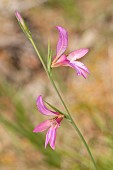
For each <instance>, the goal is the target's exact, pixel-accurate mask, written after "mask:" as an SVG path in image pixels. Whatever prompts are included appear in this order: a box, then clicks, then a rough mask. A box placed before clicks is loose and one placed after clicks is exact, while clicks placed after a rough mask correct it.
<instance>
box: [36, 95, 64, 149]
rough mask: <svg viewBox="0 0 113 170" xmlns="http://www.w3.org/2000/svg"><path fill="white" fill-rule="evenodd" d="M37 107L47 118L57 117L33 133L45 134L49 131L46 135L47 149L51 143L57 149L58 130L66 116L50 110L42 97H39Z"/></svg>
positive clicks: (38, 126) (39, 126)
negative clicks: (44, 132)
mask: <svg viewBox="0 0 113 170" xmlns="http://www.w3.org/2000/svg"><path fill="white" fill-rule="evenodd" d="M36 104H37V107H38V110H39V112H40V113H42V114H44V115H46V116H55V117H54V118H52V119H48V120H46V121H44V122H42V123H40V124H39V125H37V126H36V127H35V129H34V130H33V132H43V131H45V130H47V129H48V131H47V133H46V140H45V148H46V146H47V144H48V143H49V144H50V146H51V148H52V149H55V140H56V131H57V128H58V127H59V126H60V122H61V121H62V119H63V118H64V115H62V114H60V113H58V112H54V111H51V110H49V109H48V108H47V107H46V106H45V105H44V102H43V99H42V96H39V97H38V99H37V102H36Z"/></svg>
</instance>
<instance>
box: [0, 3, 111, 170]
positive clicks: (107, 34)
mask: <svg viewBox="0 0 113 170" xmlns="http://www.w3.org/2000/svg"><path fill="white" fill-rule="evenodd" d="M7 2H8V1H7ZM29 2H30V1H29ZM29 2H28V3H26V10H25V11H23V12H22V15H23V17H25V19H26V21H27V23H28V25H29V27H30V28H31V32H32V33H33V37H35V40H36V41H38V42H37V45H38V47H39V50H40V52H41V54H42V55H43V57H44V60H45V61H46V58H47V50H46V49H45V47H47V42H48V40H47V39H48V38H50V40H51V41H50V42H52V43H51V46H52V50H53V53H54V52H55V49H56V42H57V39H58V34H57V31H56V30H54V26H56V25H61V26H64V27H65V28H66V29H67V30H68V31H69V33H70V34H69V47H68V50H73V49H77V48H76V46H77V47H78V46H79V47H80V48H90V52H89V54H88V55H87V56H86V57H85V58H83V62H84V64H85V65H87V66H88V68H89V70H90V71H91V74H90V76H89V77H88V79H87V80H84V79H82V78H81V77H77V76H76V74H75V73H74V71H73V70H71V69H69V68H67V67H66V68H60V69H59V68H56V69H55V70H54V75H55V80H56V81H58V83H57V84H58V86H59V87H60V88H61V89H62V93H63V96H64V99H65V101H66V103H67V104H68V106H69V107H70V110H71V113H72V116H73V118H74V120H75V121H76V123H77V125H78V127H79V128H80V129H81V131H82V133H83V135H84V137H85V139H86V141H88V145H89V147H90V149H91V151H92V154H93V156H94V158H95V161H96V163H97V166H98V170H113V84H112V83H113V82H112V77H113V68H112V63H113V59H112V58H113V57H112V56H113V51H112V49H113V45H112V44H113V12H112V11H113V2H112V0H108V1H104V0H99V1H93V0H92V1H77V0H69V1H66V0H57V1H53V0H47V1H45V2H44V3H43V4H42V5H39V6H38V7H37V6H36V7H33V8H32V7H31V8H29V9H27V5H28V6H29ZM20 3H21V2H20ZM31 6H32V5H31ZM20 12H21V9H20ZM12 13H13V17H12V18H11V19H10V20H9V21H8V19H6V21H5V15H4V17H3V16H2V19H1V21H3V23H2V24H1V30H2V29H3V31H1V30H0V33H2V34H4V35H5V36H6V35H7V34H8V35H9V34H10V37H8V38H6V40H5V41H6V42H8V40H10V39H11V38H12V37H13V36H14V37H13V38H15V37H16V39H14V42H15V44H16V43H17V42H18V41H19V44H18V43H17V44H16V45H15V44H14V42H13V43H12V41H11V42H9V45H7V43H6V46H5V45H3V46H2V45H1V46H0V54H1V55H0V62H1V61H2V62H3V61H6V63H5V62H3V64H1V63H0V64H1V65H0V68H1V66H3V68H4V69H3V72H2V69H1V70H0V126H1V127H3V128H4V129H5V131H6V132H7V133H9V132H11V134H13V136H12V135H11V134H10V133H9V136H11V140H12V143H16V142H17V141H16V140H15V138H17V139H20V140H24V139H26V140H27V142H28V143H29V142H30V143H31V146H30V145H28V146H29V147H30V148H31V150H33V148H35V150H36V152H35V154H36V155H38V154H39V155H40V163H39V162H38V161H39V160H36V161H37V162H38V164H43V168H42V169H47V170H48V169H50V168H52V169H55V170H93V169H94V168H93V165H92V163H91V161H90V158H89V156H88V154H87V152H86V150H85V148H84V145H83V144H82V143H81V141H80V139H79V137H78V136H77V134H76V133H75V132H74V129H73V128H72V127H71V126H70V125H69V124H68V122H66V121H65V120H64V121H63V122H62V126H61V127H60V129H59V131H58V136H57V141H56V142H57V146H56V148H57V149H56V151H52V150H51V149H50V148H49V147H47V149H45V148H44V140H45V137H44V136H45V135H43V134H35V133H33V132H32V131H33V129H34V126H35V125H34V124H35V123H34V120H35V116H34V115H35V114H34V115H33V113H32V111H33V112H34V113H35V111H34V110H35V107H34V104H35V99H34V98H35V97H33V95H34V93H36V89H35V90H34V88H37V89H38V93H41V92H42V89H44V88H45V89H44V95H45V96H46V95H47V96H48V98H49V97H50V99H51V100H52V101H53V100H55V101H57V98H56V96H55V95H54V92H53V91H52V88H51V86H50V85H49V83H48V82H46V81H47V79H46V78H45V73H44V72H43V71H42V67H41V66H42V65H41V64H39V65H38V64H37V65H36V59H35V57H34V56H35V55H36V53H33V52H34V49H33V51H32V50H31V49H32V46H31V44H30V46H29V43H28V44H27V42H28V41H27V39H24V35H23V33H22V35H23V36H22V37H21V35H20V34H21V32H22V31H21V29H20V28H19V25H18V24H17V23H16V24H17V25H18V26H17V25H16V24H14V28H15V29H16V28H17V27H18V29H17V30H16V31H14V30H15V29H14V28H13V29H12V27H13V23H12V21H13V20H14V12H12ZM6 18H7V16H6ZM9 18H10V17H9ZM15 20H16V19H15ZM16 22H17V21H16ZM9 23H10V24H9ZM3 24H6V25H5V26H4V25H3ZM8 24H9V25H8ZM2 26H3V28H2ZM8 26H9V27H8ZM5 28H7V29H6V30H5ZM11 29H12V30H11ZM9 30H10V31H9ZM5 31H6V32H5ZM0 36H1V34H0ZM22 39H23V41H21V40H22ZM3 40H4V39H3ZM3 40H2V38H1V41H3ZM1 41H0V42H1ZM3 42H4V41H3ZM109 49H110V50H109ZM2 50H3V51H2ZM17 53H18V55H16V54H17ZM9 54H10V55H9ZM34 54H35V55H34ZM26 56H28V58H27V57H26ZM16 57H18V60H17V58H16ZM24 57H25V59H24ZM33 57H34V58H33ZM29 58H30V59H29ZM13 59H14V60H15V61H13ZM38 61H39V60H38ZM4 63H5V64H4ZM12 63H13V64H12ZM14 63H17V65H14ZM8 64H9V65H8ZM18 65H19V66H20V67H19V69H17V68H16V67H17V66H18ZM36 67H38V68H36ZM5 69H6V70H5ZM4 70H5V71H4ZM7 70H8V71H7ZM10 71H12V72H10ZM28 73H29V74H28ZM1 75H2V77H5V78H3V79H2V77H1ZM23 75H25V77H26V78H25V77H23ZM29 75H30V76H29ZM18 77H19V78H18ZM21 77H22V79H21ZM16 78H17V79H16ZM4 79H5V81H4ZM36 80H37V82H38V84H39V86H38V87H37V84H36V85H35V83H34V82H35V81H36ZM40 80H42V81H40ZM28 84H30V86H31V89H32V93H31V97H30V98H28V96H27V97H26V96H24V94H22V92H23V91H24V90H26V89H27V88H26V86H27V85H28ZM18 87H19V88H20V89H18ZM41 87H42V88H41ZM27 90H28V89H27ZM27 93H30V92H29V90H28V91H27ZM38 93H37V94H36V95H37V96H38V95H39V94H38ZM23 96H24V100H23ZM32 97H33V99H32ZM26 103H27V104H26ZM56 103H57V102H56ZM26 105H27V106H26ZM58 106H59V105H58ZM30 112H31V113H32V114H29V113H30ZM36 114H37V115H38V116H37V121H38V120H39V119H40V118H39V116H40V114H38V111H37V110H36ZM2 136H3V137H4V136H5V135H4V133H3V132H2V133H1V138H0V139H2ZM4 138H5V137H4ZM5 140H7V139H5ZM1 141H2V140H1ZM10 144H11V143H10ZM10 144H9V145H10ZM20 145H21V142H20ZM32 146H33V148H32ZM16 147H18V148H16V149H18V150H20V146H16ZM1 148H3V151H2V152H0V169H2V161H3V159H5V158H4V157H3V152H4V150H5V148H7V147H6V145H3V146H2V142H1V143H0V149H1ZM13 149H14V148H13ZM10 150H11V149H10ZM31 150H30V151H31ZM5 152H6V153H7V154H8V152H10V151H9V150H7V151H5ZM27 154H28V155H30V156H31V153H30V152H29V151H28V153H27ZM36 155H35V156H36ZM35 156H34V157H33V158H29V159H27V156H26V155H24V159H25V160H26V162H25V164H26V166H27V164H28V163H29V161H30V159H37V158H36V157H35ZM16 157H17V159H20V157H18V154H17V155H16ZM31 157H32V156H31ZM20 161H21V162H22V161H23V160H21V159H20ZM4 162H5V161H4ZM6 162H7V159H6ZM6 162H5V163H6ZM12 162H13V161H12ZM5 163H4V167H5V169H7V167H6V166H5ZM32 164H33V165H32V166H33V169H39V166H40V165H38V164H35V163H34V162H33V163H32ZM9 168H11V169H10V170H12V167H11V166H10V165H9ZM15 169H16V168H15ZM15 169H14V170H15ZM26 169H29V170H31V168H30V167H27V168H26ZM26 169H25V170H26ZM8 170H9V169H8ZM22 170H24V169H22Z"/></svg>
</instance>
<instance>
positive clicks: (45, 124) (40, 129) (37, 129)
mask: <svg viewBox="0 0 113 170" xmlns="http://www.w3.org/2000/svg"><path fill="white" fill-rule="evenodd" d="M50 126H51V121H50V120H46V121H44V122H42V123H40V124H39V125H37V126H36V127H35V129H34V130H33V132H43V131H45V130H46V129H48V128H49V127H50Z"/></svg>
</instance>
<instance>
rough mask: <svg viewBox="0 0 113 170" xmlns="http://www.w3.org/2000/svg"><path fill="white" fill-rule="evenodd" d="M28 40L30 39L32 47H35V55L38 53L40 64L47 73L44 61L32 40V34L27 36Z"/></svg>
mask: <svg viewBox="0 0 113 170" xmlns="http://www.w3.org/2000/svg"><path fill="white" fill-rule="evenodd" d="M29 40H30V41H31V44H32V45H33V47H34V49H35V51H36V53H37V55H38V57H39V59H40V61H41V63H42V65H43V67H44V70H45V71H46V73H47V74H48V71H47V68H46V65H45V63H44V61H43V59H42V57H41V55H40V53H39V51H38V49H37V47H36V44H35V42H34V40H33V38H32V36H30V37H29Z"/></svg>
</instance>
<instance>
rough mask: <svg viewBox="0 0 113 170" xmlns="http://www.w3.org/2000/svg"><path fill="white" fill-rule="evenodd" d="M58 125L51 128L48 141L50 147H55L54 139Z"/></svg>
mask: <svg viewBox="0 0 113 170" xmlns="http://www.w3.org/2000/svg"><path fill="white" fill-rule="evenodd" d="M57 128H58V126H57V125H56V126H55V127H53V128H52V130H51V134H50V139H49V143H50V146H51V148H52V149H55V140H56V130H57Z"/></svg>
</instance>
